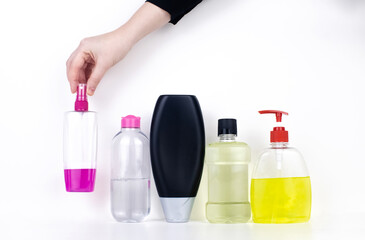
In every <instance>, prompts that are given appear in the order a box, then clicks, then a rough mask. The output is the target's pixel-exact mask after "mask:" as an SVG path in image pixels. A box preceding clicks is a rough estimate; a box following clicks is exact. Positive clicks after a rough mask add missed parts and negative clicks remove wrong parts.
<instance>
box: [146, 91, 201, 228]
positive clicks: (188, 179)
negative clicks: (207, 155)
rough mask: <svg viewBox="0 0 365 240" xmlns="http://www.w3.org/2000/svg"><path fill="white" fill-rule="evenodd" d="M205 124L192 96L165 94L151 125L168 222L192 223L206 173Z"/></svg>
mask: <svg viewBox="0 0 365 240" xmlns="http://www.w3.org/2000/svg"><path fill="white" fill-rule="evenodd" d="M204 151H205V134H204V122H203V116H202V112H201V109H200V105H199V102H198V99H197V98H196V97H195V96H192V95H162V96H160V97H159V98H158V100H157V103H156V106H155V110H154V113H153V118H152V124H151V162H152V170H153V175H154V179H155V182H156V187H157V191H158V194H159V196H160V200H161V204H162V207H163V210H164V213H165V218H166V221H168V222H187V221H189V217H190V213H191V209H192V207H193V203H194V199H195V196H196V194H197V192H198V188H199V183H200V178H201V175H202V170H203V161H204Z"/></svg>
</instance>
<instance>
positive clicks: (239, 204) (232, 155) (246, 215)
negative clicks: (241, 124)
mask: <svg viewBox="0 0 365 240" xmlns="http://www.w3.org/2000/svg"><path fill="white" fill-rule="evenodd" d="M236 135H237V125H236V120H235V119H219V121H218V136H219V139H220V141H219V142H216V143H212V144H209V145H208V147H207V149H206V155H205V163H206V167H207V168H208V202H207V204H206V217H207V219H208V221H209V222H211V223H245V222H247V221H248V220H250V218H251V207H250V203H249V197H248V195H249V192H248V164H249V162H250V148H249V147H248V145H247V144H246V143H244V142H237V141H236V140H235V138H236Z"/></svg>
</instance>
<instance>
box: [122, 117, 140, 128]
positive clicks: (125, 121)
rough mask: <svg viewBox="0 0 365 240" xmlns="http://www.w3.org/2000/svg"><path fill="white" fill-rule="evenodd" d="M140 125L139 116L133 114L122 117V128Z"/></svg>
mask: <svg viewBox="0 0 365 240" xmlns="http://www.w3.org/2000/svg"><path fill="white" fill-rule="evenodd" d="M140 126H141V118H140V117H136V116H133V115H128V116H126V117H122V128H139V127H140Z"/></svg>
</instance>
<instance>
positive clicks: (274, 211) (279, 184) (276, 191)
mask: <svg viewBox="0 0 365 240" xmlns="http://www.w3.org/2000/svg"><path fill="white" fill-rule="evenodd" d="M260 113H261V114H264V113H274V114H276V117H277V122H281V115H282V114H287V113H286V112H282V111H275V110H267V111H260ZM251 205H252V219H253V221H254V222H255V223H300V222H307V221H308V220H309V218H310V213H311V182H310V177H309V173H308V169H307V166H306V164H305V162H304V159H303V157H302V154H301V153H300V152H299V151H298V150H297V149H295V148H292V147H289V146H288V131H286V130H285V128H284V127H275V128H274V130H273V131H272V132H271V147H270V148H267V149H265V150H264V151H263V152H262V153H261V155H260V156H259V160H258V161H257V163H256V166H255V168H254V172H253V174H252V181H251Z"/></svg>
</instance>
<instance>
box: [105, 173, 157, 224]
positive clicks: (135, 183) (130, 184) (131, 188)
mask: <svg viewBox="0 0 365 240" xmlns="http://www.w3.org/2000/svg"><path fill="white" fill-rule="evenodd" d="M150 207H151V200H150V180H149V179H147V178H140V179H138V178H137V179H128V178H124V179H114V180H111V210H112V214H113V217H114V218H115V219H116V220H117V221H119V222H141V221H142V220H143V219H144V218H145V217H147V215H148V214H149V213H150Z"/></svg>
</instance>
